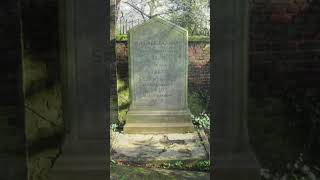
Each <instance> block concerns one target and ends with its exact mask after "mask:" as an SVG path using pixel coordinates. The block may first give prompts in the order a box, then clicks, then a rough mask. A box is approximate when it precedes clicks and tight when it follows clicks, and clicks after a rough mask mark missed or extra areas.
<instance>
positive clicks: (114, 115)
mask: <svg viewBox="0 0 320 180" xmlns="http://www.w3.org/2000/svg"><path fill="white" fill-rule="evenodd" d="M115 6H116V4H115V0H110V47H109V48H108V49H109V50H110V52H108V55H109V56H110V57H111V58H110V78H111V79H110V82H111V83H110V85H111V92H110V101H111V104H110V122H111V123H115V122H117V119H118V93H117V62H116V33H115V30H116V19H115V17H116V7H115Z"/></svg>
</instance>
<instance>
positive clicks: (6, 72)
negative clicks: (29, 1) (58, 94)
mask: <svg viewBox="0 0 320 180" xmlns="http://www.w3.org/2000/svg"><path fill="white" fill-rule="evenodd" d="M0 12H1V13H0V39H1V44H0V59H1V61H0V62H1V64H0V83H1V88H0V99H1V100H0V137H1V144H0V169H1V173H0V179H1V180H11V179H27V162H26V159H27V158H26V136H25V122H24V106H23V104H24V100H23V84H22V48H21V38H22V37H21V19H20V18H21V17H20V14H21V10H20V1H19V0H3V1H1V2H0Z"/></svg>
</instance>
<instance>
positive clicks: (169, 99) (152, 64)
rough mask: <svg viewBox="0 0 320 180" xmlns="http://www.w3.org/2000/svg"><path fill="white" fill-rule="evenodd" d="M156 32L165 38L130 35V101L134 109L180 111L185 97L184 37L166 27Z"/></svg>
mask: <svg viewBox="0 0 320 180" xmlns="http://www.w3.org/2000/svg"><path fill="white" fill-rule="evenodd" d="M156 26H157V25H156ZM156 26H154V27H153V26H150V27H146V28H144V31H151V30H150V29H152V28H156ZM149 28H150V29H149ZM166 28H167V29H166ZM158 29H159V30H161V32H166V33H165V34H167V36H166V37H163V36H162V33H158V34H152V35H148V33H143V32H142V33H141V34H134V33H133V34H130V36H131V39H130V40H131V41H130V61H131V62H130V63H131V67H130V68H131V71H132V72H133V73H132V74H131V79H130V80H131V86H132V87H131V88H132V100H133V103H134V104H135V105H136V106H144V107H145V106H148V107H155V108H156V107H158V108H166V107H168V108H181V107H182V106H183V105H184V103H185V102H184V100H185V97H184V96H185V95H186V93H185V91H186V79H185V77H186V69H187V66H186V61H187V59H186V55H185V53H186V51H185V49H184V48H185V47H186V46H185V43H186V42H185V41H184V40H185V39H184V38H185V37H184V35H185V34H181V33H179V32H176V31H174V30H172V28H168V27H166V26H162V27H161V28H158ZM140 32H141V31H140Z"/></svg>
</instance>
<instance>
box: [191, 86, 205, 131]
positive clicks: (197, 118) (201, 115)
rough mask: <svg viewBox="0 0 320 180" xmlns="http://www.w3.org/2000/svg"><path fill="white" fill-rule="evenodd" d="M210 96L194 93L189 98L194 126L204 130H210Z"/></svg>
mask: <svg viewBox="0 0 320 180" xmlns="http://www.w3.org/2000/svg"><path fill="white" fill-rule="evenodd" d="M208 103H209V102H208V95H207V93H204V92H193V93H191V95H189V97H188V104H189V109H190V111H191V114H192V115H191V118H192V122H193V124H194V125H196V126H197V127H199V128H202V129H210V117H209V115H208V114H209V112H208Z"/></svg>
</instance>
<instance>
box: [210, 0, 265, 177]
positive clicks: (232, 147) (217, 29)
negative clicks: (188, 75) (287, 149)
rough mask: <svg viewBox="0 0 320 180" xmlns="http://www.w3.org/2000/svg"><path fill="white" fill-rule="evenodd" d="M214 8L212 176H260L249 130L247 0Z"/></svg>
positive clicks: (235, 1)
mask: <svg viewBox="0 0 320 180" xmlns="http://www.w3.org/2000/svg"><path fill="white" fill-rule="evenodd" d="M212 8H213V9H212V12H213V21H212V22H214V24H213V34H212V36H213V41H212V44H213V53H212V54H213V55H212V57H213V60H214V61H213V66H212V67H211V68H213V70H212V71H211V72H213V73H212V77H213V86H214V87H213V89H214V90H213V94H212V97H213V98H212V100H213V103H212V105H213V106H212V108H213V113H214V114H213V125H212V127H213V134H212V136H213V143H212V146H213V148H212V149H213V156H211V158H213V167H214V169H213V178H214V179H215V180H220V179H223V180H229V179H230V180H234V179H237V180H256V179H259V177H260V173H259V164H258V162H257V160H256V157H255V155H254V153H253V152H252V150H251V148H250V144H249V138H248V131H247V88H248V87H247V86H248V83H247V82H248V77H247V76H248V20H249V16H248V2H247V1H245V0H241V1H239V0H225V1H217V2H216V3H214V6H213V7H212Z"/></svg>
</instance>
